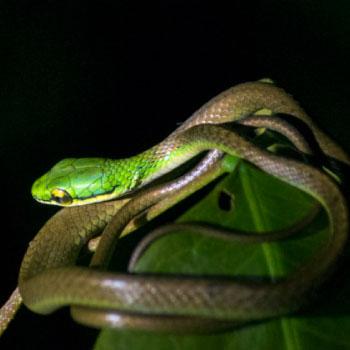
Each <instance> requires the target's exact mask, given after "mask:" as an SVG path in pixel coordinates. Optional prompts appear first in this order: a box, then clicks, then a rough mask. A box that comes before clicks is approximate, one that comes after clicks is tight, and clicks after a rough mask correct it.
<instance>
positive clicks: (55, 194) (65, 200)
mask: <svg viewBox="0 0 350 350" xmlns="http://www.w3.org/2000/svg"><path fill="white" fill-rule="evenodd" d="M51 199H52V200H53V201H55V202H56V203H59V204H70V203H72V201H73V199H72V197H71V196H70V194H69V193H68V192H67V191H65V190H62V189H60V188H56V189H54V190H53V191H52V192H51Z"/></svg>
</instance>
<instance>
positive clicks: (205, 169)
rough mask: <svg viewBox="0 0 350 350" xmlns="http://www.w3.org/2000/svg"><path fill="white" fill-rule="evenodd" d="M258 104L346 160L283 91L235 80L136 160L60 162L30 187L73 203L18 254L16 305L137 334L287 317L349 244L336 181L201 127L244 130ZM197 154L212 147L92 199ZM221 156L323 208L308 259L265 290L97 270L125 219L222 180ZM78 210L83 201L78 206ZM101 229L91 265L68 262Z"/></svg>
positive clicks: (45, 197) (44, 198)
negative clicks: (323, 234) (323, 227)
mask: <svg viewBox="0 0 350 350" xmlns="http://www.w3.org/2000/svg"><path fill="white" fill-rule="evenodd" d="M262 109H268V110H269V111H272V112H273V113H285V114H290V115H292V116H293V117H295V118H297V119H298V120H301V121H302V122H304V123H305V124H306V125H307V126H308V127H309V128H310V129H311V130H312V132H313V134H314V136H315V138H316V140H317V142H318V144H319V146H320V148H321V149H322V151H323V152H324V153H325V154H326V155H327V156H329V157H332V158H335V159H338V160H339V161H342V162H344V163H346V164H349V163H350V161H349V157H348V155H347V154H346V153H345V152H344V151H343V150H342V149H341V148H340V147H339V146H338V145H337V144H336V143H334V142H333V141H332V140H331V139H330V138H329V137H328V136H327V135H325V134H324V133H323V132H321V131H320V130H319V129H318V128H317V127H316V126H315V125H314V124H313V122H312V121H311V119H310V118H309V117H308V116H307V115H306V114H305V112H304V111H303V110H302V109H301V108H300V106H299V105H298V104H297V103H296V102H295V101H294V100H293V99H292V98H291V97H290V96H289V95H288V94H286V93H285V92H284V91H283V90H281V89H279V88H277V87H276V86H275V85H273V84H271V83H266V82H251V83H245V84H240V85H237V86H235V87H233V88H231V89H229V90H227V91H225V92H223V93H221V94H220V95H218V96H217V97H215V98H214V99H212V100H210V101H209V102H208V103H207V104H205V105H204V106H203V107H202V108H200V109H199V110H198V111H197V112H196V113H194V114H193V116H192V117H191V118H189V119H188V120H187V121H186V122H185V123H183V124H182V125H181V126H180V127H179V128H178V129H177V130H176V131H175V132H174V133H172V134H171V135H170V136H168V137H167V138H166V139H165V140H164V141H162V142H161V143H159V144H158V145H156V146H154V147H152V148H151V149H149V150H147V151H145V152H143V153H141V154H139V155H137V156H134V157H131V158H128V159H122V160H106V159H94V158H90V159H89V158H87V159H68V160H64V161H61V162H60V163H58V164H57V165H56V166H55V167H53V168H52V169H51V170H50V171H49V172H48V173H47V174H45V175H44V176H42V177H41V178H40V179H38V180H37V181H36V182H35V183H34V185H33V188H32V193H33V196H34V197H35V198H36V199H37V200H39V201H41V202H45V203H49V204H59V205H63V206H72V207H71V208H66V209H64V210H62V211H60V212H58V213H57V214H56V215H55V216H54V217H53V218H51V219H50V220H49V221H48V222H47V223H46V224H45V225H44V226H43V228H42V229H41V230H40V231H39V233H38V234H37V236H36V237H35V239H34V240H33V241H32V242H31V244H30V246H29V248H28V251H27V253H26V255H25V257H24V259H23V262H22V266H21V271H20V277H19V289H20V294H21V296H22V297H23V300H24V303H25V305H26V306H28V307H29V308H30V309H31V310H33V311H35V312H39V313H43V314H45V313H49V312H52V311H53V310H55V309H57V308H58V307H61V306H64V305H74V307H73V309H72V310H73V314H74V317H75V318H76V319H78V320H79V321H80V322H84V323H88V324H90V325H94V326H100V327H102V326H110V327H121V326H122V327H125V326H126V327H134V328H135V327H136V328H137V327H142V328H146V329H149V328H152V329H153V328H154V329H163V328H166V329H168V328H169V329H172V328H174V327H176V325H179V324H180V323H181V324H182V325H185V326H184V327H185V328H186V325H187V326H188V325H189V324H192V325H193V324H194V325H195V324H198V325H199V328H201V327H203V328H207V327H209V328H210V327H214V326H215V325H222V324H224V325H225V324H226V322H229V323H231V322H238V323H240V322H247V321H251V320H259V319H264V318H268V317H273V316H276V315H282V314H286V313H289V312H292V311H295V310H297V309H298V308H299V307H300V306H301V305H302V304H303V303H304V302H305V300H306V299H307V296H308V294H309V292H310V290H311V289H313V288H314V287H317V286H318V285H319V284H320V283H322V282H323V281H324V279H325V278H326V277H327V276H328V274H329V273H330V271H331V270H332V268H333V267H334V264H335V262H336V260H337V258H338V256H339V254H340V253H341V251H342V249H343V247H344V244H345V242H346V239H347V234H348V225H349V224H348V209H347V204H346V201H345V199H344V197H343V195H342V193H341V191H340V190H339V187H338V185H337V184H336V183H335V181H334V180H333V179H332V178H330V177H329V176H328V175H326V174H325V173H324V172H323V171H322V170H320V169H317V168H314V167H312V166H310V165H306V164H304V163H302V162H300V161H296V160H292V159H286V158H282V157H279V156H276V155H274V154H271V153H269V152H267V151H265V150H262V149H260V148H258V147H256V146H255V145H254V144H253V143H252V142H250V141H247V140H246V139H245V138H243V137H241V136H240V135H239V134H237V133H235V132H233V131H228V130H226V129H225V128H222V127H220V126H217V125H210V124H222V123H226V122H232V121H236V122H237V121H239V122H241V123H245V122H246V124H248V125H249V116H251V115H252V114H254V113H258V112H259V111H260V110H262ZM257 119H258V118H253V119H252V122H251V125H253V126H256V125H257V124H258V126H264V127H268V128H269V127H270V128H272V129H273V125H274V123H273V122H271V120H269V119H266V121H265V122H264V118H263V117H262V118H261V122H260V124H259V122H258V123H257V122H256V121H257ZM256 123H257V124H256ZM280 130H281V128H280ZM282 132H283V131H282ZM283 133H284V134H285V135H286V136H287V137H288V138H293V137H294V135H295V132H294V131H293V129H292V128H286V130H285V132H283ZM296 140H300V138H298V137H296ZM295 143H297V142H295ZM302 143H303V142H302V141H301V142H300V144H302ZM297 147H300V148H303V147H304V146H297ZM206 150H209V151H210V152H209V153H208V154H207V156H206V157H205V158H204V159H203V160H202V161H201V162H200V163H199V165H197V167H195V168H194V169H193V170H192V171H190V172H188V173H186V174H185V175H183V176H182V177H180V178H179V179H176V180H175V181H172V182H170V183H167V184H162V185H158V186H154V187H150V188H149V189H146V190H144V191H143V192H141V193H140V194H139V195H137V196H136V197H135V198H132V199H131V200H129V198H126V199H125V200H124V201H123V200H122V201H118V200H115V201H107V202H101V201H102V200H110V199H114V198H118V197H120V196H125V195H128V194H129V193H131V191H134V190H135V189H138V188H142V187H143V186H145V185H146V184H149V183H150V182H151V181H153V180H154V179H156V178H158V177H160V176H161V175H163V174H165V173H167V172H169V171H171V170H172V169H174V168H177V167H178V166H180V165H181V164H183V163H184V162H186V161H187V160H188V159H190V158H192V157H194V156H195V155H197V154H200V153H202V152H203V151H206ZM303 151H304V152H309V150H308V149H304V150H303ZM224 154H229V155H233V156H235V157H239V158H242V159H245V160H247V161H249V162H251V163H253V164H254V165H256V166H257V167H258V168H260V169H262V170H263V171H265V172H267V173H268V174H270V175H272V176H275V177H277V178H279V179H280V180H282V181H284V182H286V183H288V184H290V185H292V186H295V187H297V188H299V189H300V190H302V191H304V192H307V193H308V194H310V195H311V196H313V197H314V198H315V199H316V200H317V201H319V202H320V203H321V205H322V206H323V207H324V209H325V210H326V212H327V214H328V217H329V224H330V236H329V240H328V241H327V242H326V243H325V244H324V246H323V247H321V249H320V251H319V252H317V253H316V254H315V256H314V257H312V258H311V259H310V260H309V261H308V262H307V263H306V264H304V265H302V266H301V267H300V268H299V269H297V270H296V271H295V272H294V273H293V274H291V275H290V276H287V277H286V278H284V279H281V280H278V281H276V282H275V283H258V282H256V281H249V280H247V281H241V280H240V281H237V280H235V279H234V278H212V277H211V278H209V277H197V278H195V277H192V276H187V277H183V276H182V277H178V276H152V275H147V276H145V275H137V274H131V275H130V274H113V273H110V272H106V271H103V269H104V268H105V266H106V265H107V264H108V261H109V258H110V256H111V254H112V252H113V250H114V247H115V244H116V241H117V239H118V237H119V236H120V235H121V234H122V232H123V230H125V228H126V227H127V225H128V224H129V223H130V221H132V220H133V219H134V218H135V217H136V216H137V215H139V214H140V213H142V212H144V211H145V210H149V212H151V211H152V208H155V207H157V205H159V203H163V202H166V201H167V200H168V199H169V198H171V197H172V196H175V197H176V193H177V192H181V191H183V189H185V192H186V186H188V185H189V184H193V183H195V182H196V181H197V180H196V179H202V178H203V179H205V180H198V182H201V181H203V183H204V182H206V181H209V180H210V179H211V178H215V177H216V176H217V174H219V173H222V167H223V165H222V164H223V162H222V159H223V155H224ZM176 198H177V197H176ZM87 203H92V204H90V205H86V206H85V205H82V204H87ZM125 203H126V204H125ZM80 205H82V206H80ZM161 211H162V209H160V210H158V212H161ZM116 213H118V215H115V214H116ZM104 227H105V229H104V231H103V234H102V238H101V241H100V243H99V245H98V248H97V251H96V252H95V254H94V256H93V259H92V262H91V265H92V267H94V268H83V267H76V266H74V265H75V261H76V259H77V256H78V254H79V251H80V249H81V247H82V246H83V245H85V244H86V243H87V242H88V240H90V239H91V238H92V237H94V236H95V235H96V234H97V233H98V232H100V231H101V230H102V229H103V228H104Z"/></svg>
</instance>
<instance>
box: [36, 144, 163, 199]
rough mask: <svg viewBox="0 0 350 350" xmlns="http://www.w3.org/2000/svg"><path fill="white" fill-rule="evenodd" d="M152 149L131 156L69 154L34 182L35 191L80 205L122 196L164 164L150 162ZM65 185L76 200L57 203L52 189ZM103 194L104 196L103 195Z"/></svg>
mask: <svg viewBox="0 0 350 350" xmlns="http://www.w3.org/2000/svg"><path fill="white" fill-rule="evenodd" d="M151 153H152V151H151V150H149V151H147V152H144V153H141V154H140V155H137V156H135V157H131V158H127V159H118V160H112V159H105V158H67V159H64V160H62V161H60V162H58V163H57V164H56V165H55V166H54V167H52V168H51V169H50V170H49V171H48V172H47V173H46V174H44V175H43V176H41V177H40V178H39V179H38V180H36V181H35V182H34V184H33V186H32V195H33V197H34V198H35V199H36V200H37V201H39V202H44V203H47V204H59V205H63V206H65V205H70V206H71V205H78V204H80V203H84V204H86V203H88V202H96V201H101V200H107V199H112V198H116V197H120V196H122V195H124V194H126V193H128V192H129V191H131V190H133V189H135V188H137V187H138V186H139V185H141V184H144V183H145V182H146V181H147V179H148V178H149V177H150V176H151V174H152V173H154V172H157V170H158V168H159V166H160V164H159V163H155V162H152V163H151V162H149V161H148V159H149V156H150V154H151ZM55 189H61V190H64V191H66V192H67V193H68V194H69V195H70V197H71V198H72V200H73V201H72V203H67V204H65V203H57V202H56V201H55V199H54V198H53V197H52V191H53V190H55ZM102 197H103V198H102Z"/></svg>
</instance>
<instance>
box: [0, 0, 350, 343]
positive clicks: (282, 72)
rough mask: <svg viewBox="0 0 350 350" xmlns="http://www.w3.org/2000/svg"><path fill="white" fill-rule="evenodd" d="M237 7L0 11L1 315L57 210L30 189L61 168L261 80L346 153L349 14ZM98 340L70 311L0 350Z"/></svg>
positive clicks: (132, 149)
mask: <svg viewBox="0 0 350 350" xmlns="http://www.w3.org/2000/svg"><path fill="white" fill-rule="evenodd" d="M230 5H231V6H228V5H227V4H226V3H222V2H218V1H212V2H210V4H206V3H205V2H203V1H153V2H146V1H145V2H141V1H140V2H131V1H114V2H113V1H103V0H102V1H99V2H95V3H94V4H90V3H89V4H87V3H86V2H85V1H31V2H27V3H21V2H12V1H2V2H1V5H0V26H1V27H0V133H1V134H0V159H1V163H0V164H1V171H0V180H1V182H0V183H1V202H2V209H1V222H2V230H1V231H2V232H1V237H2V240H1V254H0V266H1V284H0V300H1V301H4V300H5V299H6V297H7V296H8V295H9V294H10V291H11V290H12V289H13V288H14V286H15V285H16V278H17V273H18V268H19V265H20V262H21V258H22V256H23V254H24V252H25V249H26V247H27V244H28V242H29V241H30V240H31V239H32V237H33V236H34V235H35V233H36V232H37V230H38V229H39V228H40V226H41V225H42V224H43V223H44V222H45V220H46V219H47V218H49V217H50V216H51V215H52V213H53V212H54V211H55V210H56V209H55V208H52V207H47V206H43V205H39V204H37V203H35V202H34V201H33V200H32V199H31V196H30V186H31V184H32V182H33V180H34V179H35V178H36V177H38V176H39V175H41V174H42V173H43V172H45V171H46V170H47V169H48V168H49V167H50V166H52V165H53V164H54V163H55V162H56V161H58V160H60V159H62V158H66V157H82V156H85V157H86V156H104V157H114V158H120V157H127V156H129V155H131V154H135V153H138V152H140V151H141V150H144V149H146V148H148V147H150V146H151V145H153V144H154V143H155V142H158V141H160V140H161V139H162V138H164V137H165V136H166V135H167V134H168V133H170V132H171V131H172V130H173V129H174V128H175V127H176V126H177V123H180V122H181V121H184V120H185V119H186V118H187V117H188V116H189V115H190V114H191V113H192V112H193V111H194V110H195V109H197V108H198V107H199V106H200V105H201V104H203V103H204V102H206V101H207V100H208V99H209V98H211V97H213V96H214V95H215V94H217V93H219V92H221V91H222V90H224V89H226V88H228V87H230V86H232V85H234V84H237V83H239V82H243V81H249V80H256V79H260V78H262V77H271V78H273V79H274V80H275V81H276V82H277V83H278V84H279V85H280V86H282V87H284V88H285V89H287V90H288V92H290V93H291V94H293V95H294V96H295V97H296V98H297V99H298V100H299V101H300V102H301V103H302V105H303V106H304V107H305V108H306V110H307V111H309V113H310V114H311V116H312V117H313V118H314V119H315V120H316V121H317V123H318V124H319V125H320V126H321V127H322V128H323V129H325V130H326V131H327V132H328V133H329V134H330V135H331V136H333V137H334V138H335V139H337V140H338V141H339V143H341V144H343V145H344V146H345V148H347V150H348V151H349V150H350V143H349V141H348V139H347V138H348V135H349V130H348V128H349V122H348V100H349V91H348V86H349V78H350V74H349V68H348V67H349V58H350V56H349V53H348V51H349V45H350V39H349V38H350V26H349V20H348V18H349V16H350V11H349V10H350V3H349V1H348V0H337V1H334V2H330V1H326V0H324V1H308V0H305V1H295V0H294V1H293V0H289V1H287V0H285V1H283V0H279V1H277V0H276V1H272V0H270V1H231V2H230ZM96 335H97V332H95V331H92V330H89V329H87V328H84V327H80V326H78V325H76V324H74V323H73V321H71V319H70V318H69V316H68V312H67V310H63V311H60V312H58V313H56V314H54V315H53V316H49V317H43V316H37V315H34V314H32V313H30V312H29V311H27V310H24V309H23V310H21V312H20V313H19V315H18V317H17V318H16V319H15V321H14V322H13V323H12V324H11V326H10V328H9V329H8V331H7V332H6V333H5V334H4V336H3V338H1V339H0V348H1V349H17V348H18V349H48V348H50V349H56V348H57V349H62V348H66V349H69V348H73V347H74V348H77V347H78V348H81V349H89V348H91V347H92V344H93V342H94V339H95V336H96ZM70 337H73V339H74V340H75V341H74V343H75V344H79V345H74V344H73V343H72V341H71V340H70Z"/></svg>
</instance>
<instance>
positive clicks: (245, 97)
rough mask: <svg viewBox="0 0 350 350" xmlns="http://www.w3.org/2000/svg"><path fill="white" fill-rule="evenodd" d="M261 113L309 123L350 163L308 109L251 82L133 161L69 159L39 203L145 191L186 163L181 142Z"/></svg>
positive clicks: (44, 181) (38, 192)
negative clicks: (199, 130)
mask: <svg viewBox="0 0 350 350" xmlns="http://www.w3.org/2000/svg"><path fill="white" fill-rule="evenodd" d="M261 109H268V110H271V111H273V113H285V114H290V115H292V116H294V117H296V118H297V119H299V120H301V121H303V122H305V123H306V124H307V125H308V126H309V127H310V129H311V130H312V132H313V133H314V135H315V138H316V140H317V141H318V143H319V144H320V145H322V149H323V151H324V152H325V153H326V154H327V155H329V156H332V157H334V158H337V159H339V160H341V161H343V162H345V163H348V164H349V163H350V159H349V157H348V155H347V154H346V153H345V152H344V151H343V150H342V149H341V148H340V147H339V146H338V145H337V144H335V143H334V142H333V141H332V140H331V139H329V137H328V136H327V135H325V134H324V133H323V132H322V131H321V130H319V129H318V128H317V127H316V126H315V125H314V123H313V122H312V121H311V119H310V118H309V117H308V116H307V115H306V113H305V112H304V111H303V109H302V108H301V107H300V106H299V105H298V104H297V103H296V102H295V101H294V100H293V99H292V97H290V96H289V95H288V94H286V93H285V92H284V91H283V90H282V89H280V88H278V87H276V86H275V85H273V84H271V83H265V82H251V83H245V84H240V85H237V86H235V87H233V88H231V89H228V90H227V91H224V92H223V93H221V94H219V95H218V96H216V97H215V98H213V99H212V100H210V101H209V102H207V103H206V104H205V105H204V106H203V107H201V108H200V109H199V110H198V111H197V112H195V113H194V114H193V115H192V116H191V117H190V118H189V119H188V120H187V121H186V122H185V123H183V124H182V125H181V126H180V127H179V128H178V129H177V130H176V131H175V132H174V133H172V134H171V135H170V136H168V137H167V138H166V139H165V140H164V141H163V142H161V143H160V144H158V145H156V146H154V147H152V148H151V149H149V150H147V151H145V152H142V153H140V154H139V155H136V156H134V157H131V158H127V159H118V160H111V159H98V158H83V159H65V160H63V161H61V162H59V163H58V164H56V165H55V166H54V167H53V168H52V169H51V170H50V171H49V172H48V173H46V174H45V175H43V176H42V177H41V178H39V179H38V180H37V181H36V182H35V183H34V185H33V187H32V194H33V197H34V198H35V199H37V200H38V201H41V202H45V203H49V204H58V205H64V206H71V205H82V204H87V203H92V202H100V201H102V200H107V199H113V198H117V197H120V196H122V195H124V194H125V193H128V192H130V191H131V190H135V189H137V188H138V187H140V186H143V185H145V184H147V183H149V182H150V181H152V180H154V179H155V178H157V177H159V176H161V175H163V174H164V173H166V172H168V171H170V170H172V169H174V168H175V167H177V166H178V164H181V163H182V162H183V159H182V155H183V154H184V152H185V151H186V145H181V146H180V148H178V149H177V148H176V147H178V145H175V143H174V142H176V141H175V140H176V136H177V135H178V134H179V133H181V132H182V131H184V130H186V129H188V128H191V127H192V126H195V125H199V124H222V123H226V122H232V121H240V120H244V118H245V117H247V116H249V115H251V114H252V113H255V112H257V111H259V110H261ZM55 189H60V190H64V191H65V192H66V193H68V194H69V196H70V198H71V199H72V200H71V201H68V202H67V203H62V202H57V201H56V200H55V198H53V197H52V192H53V191H54V190H55Z"/></svg>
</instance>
